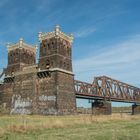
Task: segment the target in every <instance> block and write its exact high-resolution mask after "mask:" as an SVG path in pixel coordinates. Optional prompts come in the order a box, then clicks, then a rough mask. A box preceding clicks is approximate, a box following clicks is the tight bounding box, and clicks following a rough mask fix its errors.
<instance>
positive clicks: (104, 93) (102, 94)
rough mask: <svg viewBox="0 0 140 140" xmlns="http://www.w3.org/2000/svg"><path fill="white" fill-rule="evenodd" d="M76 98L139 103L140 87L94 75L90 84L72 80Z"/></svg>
mask: <svg viewBox="0 0 140 140" xmlns="http://www.w3.org/2000/svg"><path fill="white" fill-rule="evenodd" d="M74 86H75V94H76V98H83V99H91V100H94V99H95V100H104V101H114V102H125V103H135V104H140V88H137V87H134V86H132V85H129V84H126V83H123V82H120V81H118V80H115V79H112V78H109V77H107V76H101V77H95V78H94V81H93V83H92V84H90V83H86V82H81V81H77V80H75V81H74Z"/></svg>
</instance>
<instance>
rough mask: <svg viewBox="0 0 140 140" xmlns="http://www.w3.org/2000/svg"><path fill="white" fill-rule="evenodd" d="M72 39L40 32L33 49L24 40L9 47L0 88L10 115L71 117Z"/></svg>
mask: <svg viewBox="0 0 140 140" xmlns="http://www.w3.org/2000/svg"><path fill="white" fill-rule="evenodd" d="M72 40H73V37H72V36H71V35H70V36H68V35H66V34H64V33H63V32H61V31H60V28H59V26H56V27H55V30H54V31H53V32H49V33H39V41H40V53H39V62H38V64H36V63H35V59H36V49H37V47H33V46H31V45H28V44H26V43H25V42H24V41H23V39H20V41H19V42H18V43H17V44H14V45H10V46H8V66H7V68H6V69H5V78H4V83H3V84H2V85H1V86H0V92H1V94H2V104H3V105H4V106H5V107H7V108H9V109H10V113H11V114H17V113H18V114H72V113H75V110H76V98H75V93H74V75H73V73H72V56H71V49H72V48H71V47H72V46H71V45H72Z"/></svg>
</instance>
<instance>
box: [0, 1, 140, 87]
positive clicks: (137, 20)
mask: <svg viewBox="0 0 140 140" xmlns="http://www.w3.org/2000/svg"><path fill="white" fill-rule="evenodd" d="M139 13H140V0H22V1H20V0H0V52H1V54H0V69H2V68H3V67H6V65H7V51H6V47H5V43H7V42H10V43H15V42H17V41H18V40H19V38H20V37H23V38H24V40H25V41H26V42H27V43H29V44H36V43H38V38H37V36H38V32H39V31H42V32H48V31H52V30H53V29H54V26H55V25H57V24H58V25H60V26H61V29H62V31H64V32H66V33H74V43H73V70H74V73H75V78H76V79H78V80H82V81H87V82H92V80H93V77H94V76H99V75H107V76H110V77H113V78H115V79H118V80H121V81H123V82H128V83H130V84H133V85H135V86H140V76H139V75H140V70H139V69H140V15H139Z"/></svg>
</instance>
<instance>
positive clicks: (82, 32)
mask: <svg viewBox="0 0 140 140" xmlns="http://www.w3.org/2000/svg"><path fill="white" fill-rule="evenodd" d="M94 32H96V29H95V28H94V27H87V28H81V29H80V30H79V31H77V32H75V33H74V36H75V37H76V38H82V37H87V36H89V35H91V34H93V33H94Z"/></svg>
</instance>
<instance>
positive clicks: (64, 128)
mask: <svg viewBox="0 0 140 140" xmlns="http://www.w3.org/2000/svg"><path fill="white" fill-rule="evenodd" d="M0 140H140V116H139V115H137V116H131V115H125V114H123V116H121V115H120V114H115V115H112V116H90V115H75V116H1V117H0Z"/></svg>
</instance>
